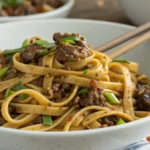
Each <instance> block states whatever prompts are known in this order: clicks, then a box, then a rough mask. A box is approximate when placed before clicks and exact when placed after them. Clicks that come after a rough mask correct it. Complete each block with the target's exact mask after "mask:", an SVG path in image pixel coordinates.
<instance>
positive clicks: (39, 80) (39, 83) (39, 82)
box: [30, 77, 44, 87]
mask: <svg viewBox="0 0 150 150" xmlns="http://www.w3.org/2000/svg"><path fill="white" fill-rule="evenodd" d="M43 80H44V78H43V77H39V78H37V79H35V80H33V81H32V82H30V83H31V84H33V85H35V86H38V87H43Z"/></svg>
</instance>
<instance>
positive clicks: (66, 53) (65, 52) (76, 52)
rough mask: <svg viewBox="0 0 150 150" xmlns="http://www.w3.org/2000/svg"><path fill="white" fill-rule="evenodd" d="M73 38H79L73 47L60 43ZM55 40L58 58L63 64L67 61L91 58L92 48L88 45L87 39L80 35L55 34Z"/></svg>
mask: <svg viewBox="0 0 150 150" xmlns="http://www.w3.org/2000/svg"><path fill="white" fill-rule="evenodd" d="M72 36H73V37H76V38H78V40H77V41H75V44H73V45H71V44H69V43H65V42H60V39H62V38H65V37H72ZM53 40H54V41H55V43H56V44H57V47H56V58H57V60H58V61H59V62H61V63H64V62H66V61H79V60H82V59H85V58H86V57H88V56H90V51H89V49H90V47H89V45H88V44H87V41H86V39H85V38H84V37H82V36H81V35H80V34H75V33H73V34H68V33H65V34H60V33H55V34H54V35H53Z"/></svg>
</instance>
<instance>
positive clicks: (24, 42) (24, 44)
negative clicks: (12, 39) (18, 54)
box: [22, 39, 29, 47]
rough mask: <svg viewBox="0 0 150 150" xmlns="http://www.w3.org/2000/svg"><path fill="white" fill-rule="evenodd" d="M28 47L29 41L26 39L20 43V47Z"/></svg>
mask: <svg viewBox="0 0 150 150" xmlns="http://www.w3.org/2000/svg"><path fill="white" fill-rule="evenodd" d="M28 45H29V40H28V39H26V40H24V41H23V43H22V47H26V46H28Z"/></svg>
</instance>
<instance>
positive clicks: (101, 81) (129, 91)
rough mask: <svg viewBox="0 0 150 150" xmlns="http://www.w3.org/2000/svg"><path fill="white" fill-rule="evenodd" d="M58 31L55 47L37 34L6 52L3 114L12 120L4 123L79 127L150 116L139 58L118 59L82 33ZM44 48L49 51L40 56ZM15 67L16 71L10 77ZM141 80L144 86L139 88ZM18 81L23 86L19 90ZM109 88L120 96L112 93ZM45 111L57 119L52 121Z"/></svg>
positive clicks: (29, 126) (27, 127) (0, 89)
mask: <svg viewBox="0 0 150 150" xmlns="http://www.w3.org/2000/svg"><path fill="white" fill-rule="evenodd" d="M57 34H58V33H57ZM58 35H59V36H60V38H59V41H58V40H57V39H56V38H55V35H54V40H55V44H56V45H54V46H52V47H48V48H47V47H46V46H45V45H42V44H39V43H37V42H36V41H41V42H43V43H44V42H47V41H44V40H42V39H41V38H39V37H38V38H36V37H35V38H34V37H33V38H31V39H29V40H26V42H28V44H26V45H25V46H23V48H24V50H23V51H20V52H16V53H14V54H11V53H5V52H6V51H4V52H2V53H1V57H0V59H1V61H0V64H1V66H2V67H1V70H2V69H3V68H5V67H9V71H7V72H6V73H5V74H4V75H3V76H2V77H1V81H0V98H1V100H0V106H1V117H2V118H3V119H4V120H5V121H6V123H3V124H2V123H0V124H1V126H3V127H6V128H14V129H21V130H32V131H72V130H73V131H74V130H85V129H96V128H103V127H108V126H114V125H117V124H124V123H128V122H131V121H135V120H138V119H140V118H142V117H145V116H148V115H149V111H150V97H149V98H148V99H146V100H145V99H144V100H145V101H147V103H146V102H145V103H144V102H143V101H144V100H142V98H143V97H142V96H143V95H141V93H142V92H143V91H144V90H145V93H144V94H147V95H149V96H150V87H149V86H148V83H149V79H148V78H147V76H146V75H139V73H138V64H137V63H134V62H125V61H112V59H111V58H109V56H107V55H106V54H104V53H100V52H97V51H95V50H93V49H92V48H91V46H89V45H88V44H87V43H86V40H85V38H83V37H82V36H81V35H79V34H71V35H70V34H64V35H61V34H58ZM66 37H67V38H68V39H67V40H66V41H65V38H66ZM69 38H70V39H69ZM74 38H78V40H79V41H78V40H77V39H76V40H74ZM61 39H63V40H64V41H61ZM73 40H74V41H73ZM79 42H80V43H79ZM47 44H49V45H50V43H48V42H47ZM70 48H72V49H70ZM61 50H62V55H59V54H58V53H59V52H61ZM73 50H74V51H73ZM34 51H35V53H34V57H33V58H32V59H31V60H29V57H30V56H32V54H30V53H33V52H34ZM43 51H44V53H45V52H46V53H45V54H44V55H43V54H42V55H41V56H39V55H40V53H41V52H43ZM68 51H69V53H67V52H68ZM76 51H77V52H79V58H77V56H78V55H76ZM47 52H48V53H47ZM65 52H66V53H65ZM81 53H82V54H83V55H84V57H81V56H80V54H81ZM63 55H64V56H63ZM8 56H12V60H13V64H11V63H10V61H9V62H6V57H8ZM65 57H66V58H65ZM65 59H66V60H65ZM73 59H76V60H73ZM61 60H62V61H61ZM39 61H40V63H39ZM13 69H15V71H16V72H15V73H14V75H15V76H13V77H10V76H9V74H10V73H11V71H12V70H13ZM1 70H0V71H1ZM18 82H20V83H18ZM38 82H40V83H38ZM143 82H144V83H143ZM37 83H38V84H37ZM139 84H140V88H142V90H143V91H138V87H137V86H138V85H139ZM18 85H19V86H22V87H23V88H21V87H19V89H17V90H16V89H15V88H16V87H17V86H18ZM137 91H138V92H137ZM105 93H107V94H108V95H109V94H112V95H113V96H114V97H115V98H114V97H113V98H114V99H113V98H112V97H111V98H110V97H109V98H108V97H107V96H106V94H105ZM142 94H143V93H142ZM21 96H25V97H24V98H23V99H21ZM109 96H110V95H109ZM112 99H113V100H116V102H112V101H113V100H112ZM14 116H15V117H14ZM43 116H46V117H47V118H48V120H50V119H51V123H50V121H49V122H48V124H46V123H45V122H44V119H43ZM42 119H43V120H42ZM119 120H121V121H122V122H123V123H119ZM49 123H50V124H49Z"/></svg>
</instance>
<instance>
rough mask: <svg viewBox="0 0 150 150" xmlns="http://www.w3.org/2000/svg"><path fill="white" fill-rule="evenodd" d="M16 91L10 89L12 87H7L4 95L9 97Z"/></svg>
mask: <svg viewBox="0 0 150 150" xmlns="http://www.w3.org/2000/svg"><path fill="white" fill-rule="evenodd" d="M14 93H15V91H12V90H10V89H7V90H6V93H5V96H4V97H5V98H7V97H9V96H10V95H12V94H14Z"/></svg>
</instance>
